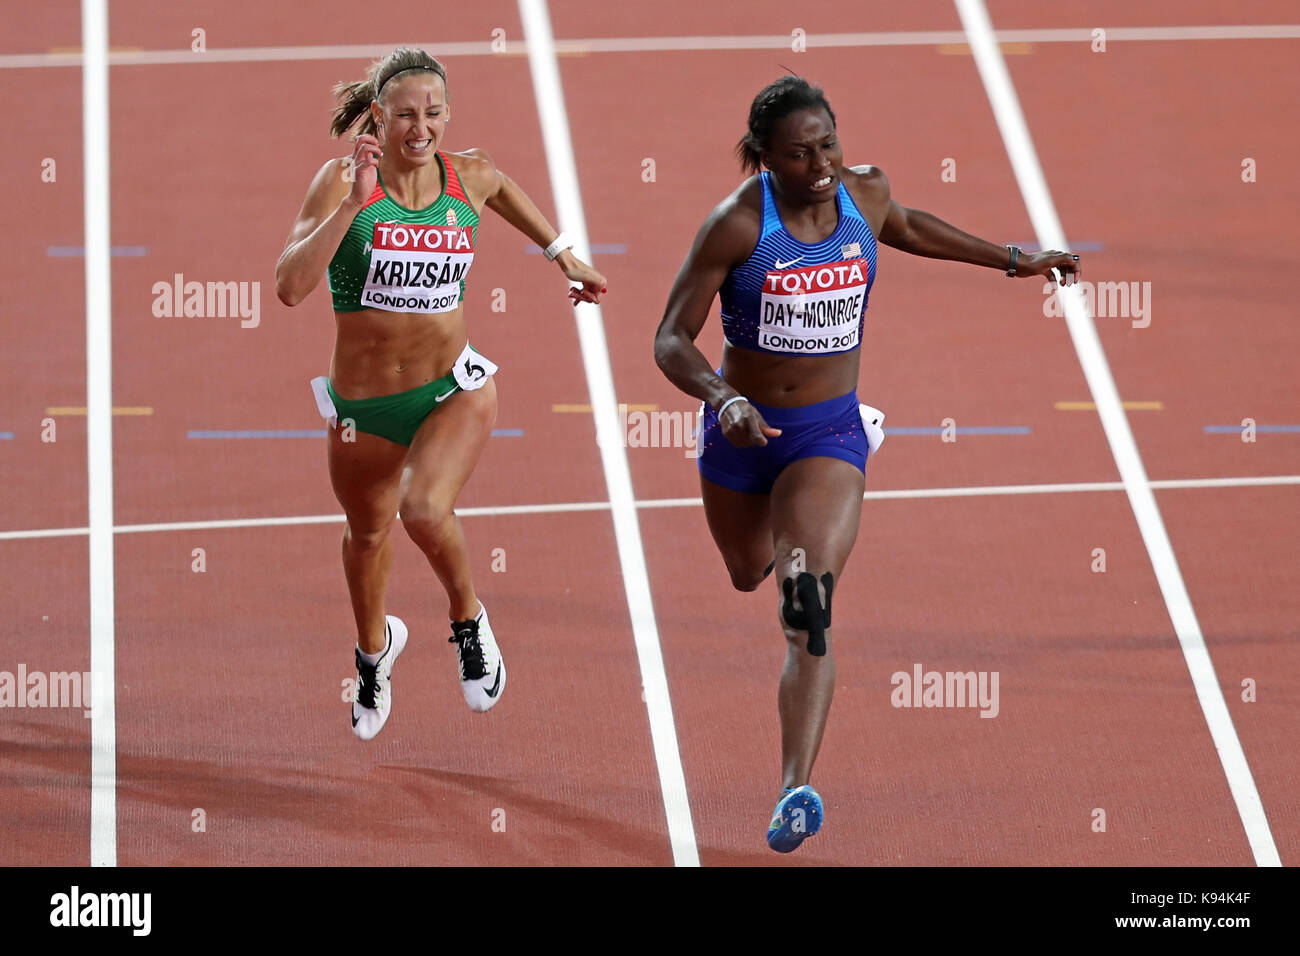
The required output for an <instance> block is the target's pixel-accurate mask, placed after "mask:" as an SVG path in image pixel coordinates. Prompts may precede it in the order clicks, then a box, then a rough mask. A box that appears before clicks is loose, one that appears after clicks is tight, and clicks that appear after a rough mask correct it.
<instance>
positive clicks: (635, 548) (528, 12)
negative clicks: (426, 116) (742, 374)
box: [519, 0, 700, 866]
mask: <svg viewBox="0 0 1300 956" xmlns="http://www.w3.org/2000/svg"><path fill="white" fill-rule="evenodd" d="M519 17H520V19H521V20H522V21H523V26H524V38H525V42H526V44H527V47H528V66H529V70H530V71H531V73H532V78H533V91H534V95H535V96H536V99H537V110H538V113H539V116H540V119H541V124H542V140H543V143H544V144H545V148H546V165H547V168H548V170H549V172H550V177H551V189H552V191H553V192H554V194H555V206H556V210H557V214H558V216H559V224H560V229H561V230H562V231H563V232H566V233H568V234H569V236H570V237H571V238H572V239H573V242H574V248H573V252H574V255H576V256H578V257H580V258H582V259H585V260H586V261H588V262H590V261H591V246H590V244H589V242H588V241H587V222H586V216H585V215H584V214H583V210H582V194H581V192H580V190H579V188H578V168H577V164H576V162H575V161H574V157H573V140H572V138H571V134H570V131H569V116H568V111H567V110H566V109H565V105H564V88H563V85H562V84H561V82H560V65H559V62H558V61H557V60H556V54H555V41H554V37H553V34H552V32H551V17H550V13H549V12H548V10H547V7H546V0H519ZM573 311H574V321H575V322H576V323H577V326H578V341H579V343H580V344H581V346H582V364H583V368H584V369H585V370H586V376H587V389H588V392H589V394H590V396H591V407H592V414H593V415H594V416H595V419H596V436H597V444H598V445H599V447H600V460H601V464H602V465H603V466H604V471H605V485H606V487H607V489H608V491H609V501H610V510H611V514H612V515H613V519H614V537H615V540H616V541H617V543H618V557H619V564H620V565H621V567H622V570H623V590H624V592H625V593H626V595H627V607H628V612H629V613H630V615H631V619H632V636H633V639H634V640H635V642H636V655H637V662H638V664H639V665H640V668H641V683H642V686H643V688H644V691H645V704H646V711H647V713H648V714H649V717H650V737H651V741H652V742H653V744H654V751H655V764H656V766H657V767H658V770H659V786H660V790H661V791H662V793H663V800H664V812H665V815H666V817H667V821H668V839H669V842H670V844H671V845H672V851H673V862H674V863H675V864H676V865H677V866H699V865H700V857H699V852H698V850H697V848H696V844H695V828H694V825H693V824H692V822H691V807H690V803H689V801H688V798H687V796H686V774H685V773H684V771H683V770H682V759H681V754H680V752H679V750H678V746H677V728H676V725H675V723H674V721H673V708H672V701H671V700H670V698H669V695H668V676H667V674H666V673H665V672H664V660H663V651H662V649H661V648H660V646H659V628H658V625H657V624H656V623H655V613H654V605H653V603H652V601H651V597H650V576H649V573H648V572H647V571H646V566H645V552H644V551H643V549H642V546H641V528H640V525H639V524H638V521H637V514H636V497H635V495H634V494H633V493H632V477H631V474H630V473H629V471H628V464H627V453H626V451H625V449H624V448H623V442H622V441H621V437H622V436H621V435H620V432H619V422H618V415H617V408H618V401H617V399H616V398H615V397H614V396H615V391H614V374H613V371H612V370H611V368H610V364H609V349H608V347H607V346H606V344H605V328H604V324H603V321H602V318H601V310H600V307H599V306H597V305H590V304H586V305H579V306H577V307H576V308H575V309H574V310H573Z"/></svg>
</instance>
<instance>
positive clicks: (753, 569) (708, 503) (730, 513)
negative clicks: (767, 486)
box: [700, 476, 772, 585]
mask: <svg viewBox="0 0 1300 956" xmlns="http://www.w3.org/2000/svg"><path fill="white" fill-rule="evenodd" d="M700 492H701V495H702V497H703V499H704V517H705V519H706V520H707V521H708V524H709V533H710V534H712V535H713V541H714V543H715V544H716V545H717V546H718V551H719V553H721V555H722V559H723V561H724V562H726V565H727V569H728V570H729V571H730V572H731V573H732V577H733V578H735V579H738V580H737V583H741V581H745V580H748V579H750V578H751V577H752V579H753V583H754V584H755V585H756V584H757V582H758V581H759V580H760V579H761V578H762V574H763V571H764V569H766V568H767V565H768V564H769V563H770V562H771V560H772V529H771V526H770V525H769V523H768V496H767V495H751V494H745V493H743V492H739V491H732V490H731V489H730V488H724V487H722V485H718V484H715V483H713V482H712V481H709V480H708V479H707V478H705V477H703V476H701V477H700Z"/></svg>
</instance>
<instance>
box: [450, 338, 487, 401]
mask: <svg viewBox="0 0 1300 956" xmlns="http://www.w3.org/2000/svg"><path fill="white" fill-rule="evenodd" d="M496 372H497V366H496V363H495V362H493V361H492V360H491V359H489V358H484V357H483V356H482V355H480V354H479V353H478V352H475V351H474V350H473V349H472V348H470V347H469V346H468V345H466V346H465V350H464V351H463V352H461V353H460V358H458V359H456V364H455V365H453V366H452V367H451V374H452V377H453V378H455V379H456V384H457V385H459V386H460V387H461V388H463V389H464V390H465V391H467V392H472V391H474V389H476V388H482V387H483V386H484V385H486V384H487V380H488V379H489V378H490V377H491V376H493V375H495V374H496Z"/></svg>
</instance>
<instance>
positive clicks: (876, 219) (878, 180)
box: [841, 165, 890, 232]
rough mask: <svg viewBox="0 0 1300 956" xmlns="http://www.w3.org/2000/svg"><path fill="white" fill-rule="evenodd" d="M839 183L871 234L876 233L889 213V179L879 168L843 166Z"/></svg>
mask: <svg viewBox="0 0 1300 956" xmlns="http://www.w3.org/2000/svg"><path fill="white" fill-rule="evenodd" d="M841 181H842V182H843V183H844V188H845V189H847V190H848V191H849V195H850V196H852V197H853V201H854V202H855V203H857V205H858V209H859V210H860V211H861V212H862V215H864V216H866V217H867V222H868V224H869V225H870V226H871V229H872V231H873V232H878V231H879V229H880V226H881V225H882V224H883V223H884V221H885V217H886V216H887V215H888V213H889V200H890V195H889V179H888V177H886V176H885V171H884V170H883V169H881V168H880V167H879V166H868V165H863V166H845V167H844V169H843V171H842V172H841Z"/></svg>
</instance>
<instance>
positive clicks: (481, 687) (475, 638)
mask: <svg viewBox="0 0 1300 956" xmlns="http://www.w3.org/2000/svg"><path fill="white" fill-rule="evenodd" d="M447 643H449V644H455V645H456V657H457V659H458V660H459V662H460V689H461V690H462V691H463V692H464V694H465V703H467V704H469V709H470V710H472V711H476V712H477V713H480V714H481V713H483V712H485V711H488V710H491V709H492V708H493V706H495V705H496V702H497V701H499V700H500V699H501V695H502V693H504V692H505V689H506V662H505V659H504V658H503V657H502V656H501V649H500V648H499V647H497V642H496V638H494V637H493V636H492V625H491V624H489V623H488V616H487V608H485V607H482V606H481V605H480V609H479V612H478V617H476V618H474V619H473V620H472V621H452V622H451V637H450V638H448V640H447Z"/></svg>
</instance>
